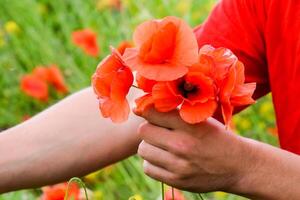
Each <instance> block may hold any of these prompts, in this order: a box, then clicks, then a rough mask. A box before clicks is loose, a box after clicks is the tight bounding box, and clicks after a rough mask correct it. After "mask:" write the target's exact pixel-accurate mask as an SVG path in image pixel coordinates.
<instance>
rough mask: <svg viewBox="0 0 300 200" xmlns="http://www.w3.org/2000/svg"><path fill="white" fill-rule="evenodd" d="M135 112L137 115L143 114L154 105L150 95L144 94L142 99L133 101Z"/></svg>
mask: <svg viewBox="0 0 300 200" xmlns="http://www.w3.org/2000/svg"><path fill="white" fill-rule="evenodd" d="M135 103H136V111H137V112H138V113H142V112H144V111H145V110H146V109H147V108H149V107H150V106H151V105H153V104H154V100H153V98H152V95H151V94H146V95H144V96H142V97H139V98H137V99H136V100H135Z"/></svg>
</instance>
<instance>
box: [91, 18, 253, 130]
mask: <svg viewBox="0 0 300 200" xmlns="http://www.w3.org/2000/svg"><path fill="white" fill-rule="evenodd" d="M133 41H134V45H135V46H134V47H132V48H127V49H126V50H125V52H124V53H123V52H122V53H123V54H122V55H121V53H120V52H118V51H117V50H115V49H114V48H112V49H111V54H110V55H108V56H107V57H106V58H105V59H104V60H102V61H101V62H100V64H99V65H98V67H97V70H96V72H95V74H94V75H93V77H92V85H93V88H94V91H95V93H96V95H97V97H98V99H99V108H100V111H101V113H102V115H103V117H105V118H111V120H112V121H113V122H116V123H118V122H123V121H126V120H127V118H128V115H129V112H130V107H129V103H128V101H127V99H126V96H127V94H128V92H129V90H130V88H131V87H132V86H134V85H133V83H134V80H135V81H136V83H137V86H135V88H139V89H141V90H143V91H144V93H145V94H144V95H143V96H141V97H139V98H137V99H136V100H135V102H136V110H137V112H143V111H144V110H146V109H147V108H149V107H151V106H152V107H154V108H155V109H156V110H157V111H159V112H169V111H172V110H176V109H177V110H178V112H179V114H180V116H181V118H182V120H184V121H185V122H187V123H190V124H196V123H199V122H202V121H204V120H206V119H207V118H208V117H211V116H213V115H214V114H215V112H216V111H217V110H220V111H221V113H222V116H223V120H224V123H225V125H228V123H229V122H230V120H231V117H232V113H233V110H234V107H236V106H244V105H249V104H252V103H254V100H253V99H252V94H253V92H254V90H255V87H256V84H255V83H244V82H245V75H244V65H243V63H242V62H240V61H239V60H238V58H237V57H236V56H235V55H234V54H233V53H232V52H231V51H230V50H229V49H226V48H222V47H221V48H214V47H212V46H210V45H205V46H202V47H198V44H197V40H196V37H195V35H194V33H193V30H192V28H191V27H190V26H189V25H188V24H187V23H185V22H184V21H183V20H182V19H179V18H177V17H172V16H170V17H165V18H163V19H159V20H149V21H146V22H143V23H142V24H140V25H139V26H138V27H137V28H136V30H135V31H134V34H133ZM133 72H136V73H133ZM133 74H135V76H134V75H133Z"/></svg>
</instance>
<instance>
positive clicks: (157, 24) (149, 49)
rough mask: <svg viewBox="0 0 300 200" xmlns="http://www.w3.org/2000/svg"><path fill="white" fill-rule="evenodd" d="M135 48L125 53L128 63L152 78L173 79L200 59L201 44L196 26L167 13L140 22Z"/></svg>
mask: <svg viewBox="0 0 300 200" xmlns="http://www.w3.org/2000/svg"><path fill="white" fill-rule="evenodd" d="M133 40H134V43H135V45H136V47H135V48H128V49H126V51H125V53H124V59H125V61H126V63H127V64H128V65H129V66H130V67H131V68H132V69H134V70H137V72H138V73H139V74H140V75H141V76H143V77H145V78H147V79H151V80H156V81H170V80H175V79H177V78H179V77H182V76H183V75H185V74H186V73H187V71H188V68H187V67H186V66H189V65H192V64H194V63H195V62H196V61H197V55H198V45H197V41H196V38H195V35H194V33H193V30H192V29H191V28H190V27H189V26H188V25H187V24H186V23H185V22H184V21H183V20H181V19H179V18H176V17H166V18H164V19H162V20H149V21H146V22H144V23H142V24H141V25H139V26H138V27H137V28H136V30H135V32H134V36H133Z"/></svg>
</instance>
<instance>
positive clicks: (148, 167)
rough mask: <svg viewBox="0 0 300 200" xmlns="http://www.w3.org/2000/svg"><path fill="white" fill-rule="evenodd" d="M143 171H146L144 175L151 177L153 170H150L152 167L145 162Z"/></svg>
mask: <svg viewBox="0 0 300 200" xmlns="http://www.w3.org/2000/svg"><path fill="white" fill-rule="evenodd" d="M143 169H144V173H145V174H147V175H148V176H150V174H151V173H150V172H151V170H150V165H149V163H148V162H147V161H144V162H143Z"/></svg>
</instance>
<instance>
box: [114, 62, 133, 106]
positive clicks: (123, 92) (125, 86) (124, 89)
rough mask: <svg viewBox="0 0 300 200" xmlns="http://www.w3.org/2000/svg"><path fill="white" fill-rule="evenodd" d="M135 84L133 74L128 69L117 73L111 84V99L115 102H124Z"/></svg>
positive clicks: (125, 68)
mask: <svg viewBox="0 0 300 200" xmlns="http://www.w3.org/2000/svg"><path fill="white" fill-rule="evenodd" d="M132 83H133V74H132V72H131V70H130V69H129V68H128V67H124V68H123V69H122V70H119V71H118V72H116V74H115V76H114V77H113V79H112V82H111V91H110V98H111V99H112V100H113V101H123V100H124V99H125V98H126V96H127V94H128V92H129V89H130V87H131V86H132Z"/></svg>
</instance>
